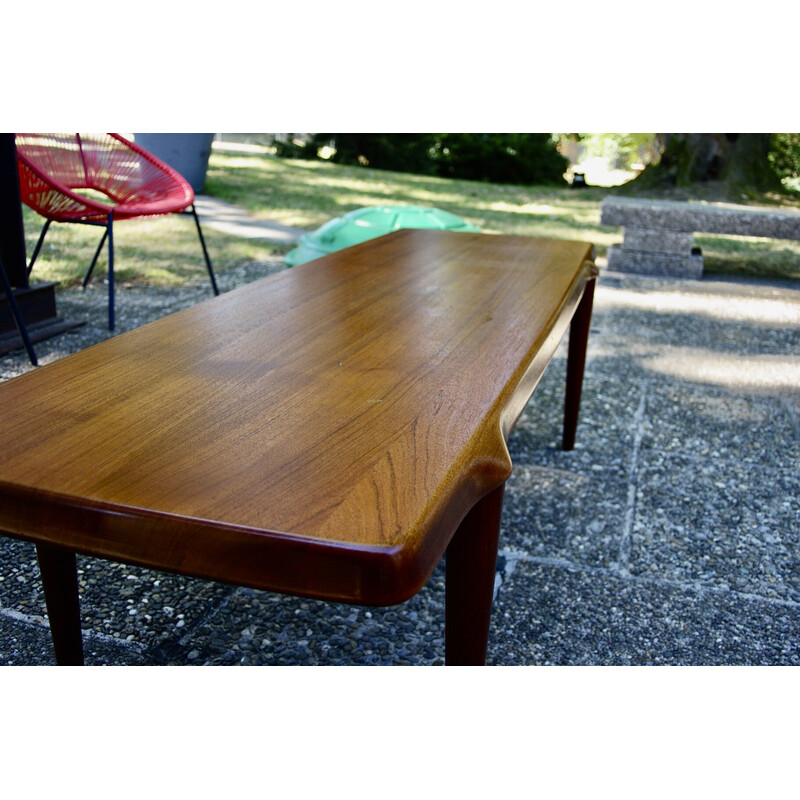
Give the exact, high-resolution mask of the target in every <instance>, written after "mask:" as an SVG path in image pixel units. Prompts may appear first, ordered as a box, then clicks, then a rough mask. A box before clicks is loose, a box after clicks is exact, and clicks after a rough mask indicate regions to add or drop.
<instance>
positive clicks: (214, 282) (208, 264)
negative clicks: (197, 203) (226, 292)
mask: <svg viewBox="0 0 800 800" xmlns="http://www.w3.org/2000/svg"><path fill="white" fill-rule="evenodd" d="M191 208H192V216H193V217H194V224H195V225H197V235H198V236H199V237H200V245H201V246H202V248H203V255H204V256H205V259H206V268H207V269H208V277H209V278H211V288H212V289H213V290H214V294H215V295H216V294H219V289H218V288H217V280H216V278H215V277H214V270H213V269H212V268H211V259H210V258H209V257H208V249H207V248H206V240H205V239H204V238H203V231H202V230H201V228H200V220H199V219H198V217H197V211H196V210H195V207H194V205H192V207H191Z"/></svg>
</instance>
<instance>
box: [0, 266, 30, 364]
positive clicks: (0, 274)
mask: <svg viewBox="0 0 800 800" xmlns="http://www.w3.org/2000/svg"><path fill="white" fill-rule="evenodd" d="M0 280H2V283H3V291H4V292H5V293H6V299H7V300H8V305H9V306H10V307H11V314H12V316H13V317H14V322H15V323H16V325H17V330H18V331H19V335H20V338H21V339H22V343H23V344H24V345H25V349H26V350H27V351H28V358H29V359H30V360H31V364H33V366H34V367H37V366H39V362H38V361H37V360H36V353H35V352H34V351H33V345H32V344H31V340H30V337H29V336H28V329H27V328H26V327H25V323H24V322H23V321H22V314H21V313H20V310H19V306H18V305H17V301H16V299H15V297H14V292H13V290H12V288H11V283H10V282H9V280H8V275H6V270H5V267H4V266H3V264H2V262H0Z"/></svg>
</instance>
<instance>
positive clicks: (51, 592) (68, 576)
mask: <svg viewBox="0 0 800 800" xmlns="http://www.w3.org/2000/svg"><path fill="white" fill-rule="evenodd" d="M36 556H37V558H38V559H39V571H40V572H41V574H42V586H43V587H44V599H45V602H46V603H47V617H48V619H49V620H50V634H51V636H52V637H53V647H54V649H55V651H56V663H57V664H58V665H59V666H72V667H75V666H82V665H83V637H82V635H81V617H80V602H79V600H78V570H77V564H76V559H75V553H74V552H72V551H71V550H64V549H63V548H61V547H54V546H53V545H49V544H37V545H36Z"/></svg>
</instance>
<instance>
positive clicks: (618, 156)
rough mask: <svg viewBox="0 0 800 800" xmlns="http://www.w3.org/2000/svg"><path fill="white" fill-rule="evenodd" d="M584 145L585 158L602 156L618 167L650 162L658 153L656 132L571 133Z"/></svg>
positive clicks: (625, 167) (622, 167)
mask: <svg viewBox="0 0 800 800" xmlns="http://www.w3.org/2000/svg"><path fill="white" fill-rule="evenodd" d="M570 136H571V137H573V138H575V139H577V140H578V141H579V142H580V143H581V145H582V147H583V158H585V159H592V158H602V159H605V160H607V161H608V162H609V164H611V165H612V166H613V167H616V168H617V169H630V167H631V166H632V165H633V164H637V163H645V164H646V163H648V162H649V161H651V160H652V159H653V158H654V157H655V154H656V151H657V145H656V138H655V137H656V134H654V133H577V134H570Z"/></svg>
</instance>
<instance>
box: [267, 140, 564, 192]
mask: <svg viewBox="0 0 800 800" xmlns="http://www.w3.org/2000/svg"><path fill="white" fill-rule="evenodd" d="M326 145H327V146H330V147H332V148H334V150H335V153H334V155H333V157H332V158H331V160H332V161H333V162H335V163H338V164H346V165H361V166H369V167H371V168H372V169H381V170H390V171H393V172H409V173H414V174H417V175H433V176H440V177H445V178H459V179H463V180H475V181H490V182H492V183H500V184H517V185H527V186H530V185H536V184H541V185H545V184H558V183H561V182H562V180H563V175H564V172H565V171H566V169H567V166H568V162H567V160H566V159H565V158H564V157H563V156H562V155H561V154H560V153H559V152H558V151H557V149H556V146H555V143H554V142H553V140H552V138H551V136H550V134H547V133H317V134H314V135H313V137H312V138H311V142H310V143H309V144H308V145H306V147H305V148H302V149H303V150H309V151H313V152H315V153H316V152H317V150H318V149H319V148H321V147H323V146H326ZM278 154H279V155H283V153H280V152H279V153H278ZM287 155H292V157H297V154H288V153H287Z"/></svg>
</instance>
